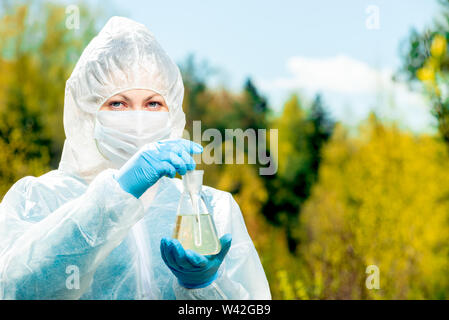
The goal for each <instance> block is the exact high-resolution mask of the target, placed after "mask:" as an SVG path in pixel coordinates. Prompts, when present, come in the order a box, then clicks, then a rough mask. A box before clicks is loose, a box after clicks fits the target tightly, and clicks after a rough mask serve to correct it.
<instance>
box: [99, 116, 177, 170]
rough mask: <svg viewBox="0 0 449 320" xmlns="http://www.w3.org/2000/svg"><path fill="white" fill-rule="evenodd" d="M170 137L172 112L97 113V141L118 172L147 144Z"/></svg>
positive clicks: (103, 153)
mask: <svg viewBox="0 0 449 320" xmlns="http://www.w3.org/2000/svg"><path fill="white" fill-rule="evenodd" d="M169 136H170V128H169V126H168V112H152V111H98V112H97V117H96V120H95V131H94V137H95V140H96V143H97V147H98V150H99V151H100V153H101V154H102V155H103V157H105V158H106V159H108V160H109V161H111V163H112V164H113V165H114V166H115V167H116V168H120V167H121V166H122V165H123V164H124V163H125V162H126V161H127V160H128V159H129V158H131V157H132V156H133V155H134V154H135V153H136V152H137V151H138V150H139V149H140V148H141V147H142V146H144V145H145V144H147V143H151V142H156V141H159V140H162V139H167V138H169Z"/></svg>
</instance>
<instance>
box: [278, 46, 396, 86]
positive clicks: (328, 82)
mask: <svg viewBox="0 0 449 320" xmlns="http://www.w3.org/2000/svg"><path fill="white" fill-rule="evenodd" d="M287 69H288V71H289V72H290V73H291V74H292V76H291V77H288V78H277V79H275V80H274V82H273V85H274V86H275V87H278V88H283V89H294V88H302V89H306V90H312V91H318V90H319V91H331V92H340V93H352V94H358V93H369V92H372V91H373V90H375V89H376V87H377V85H378V84H379V83H381V82H385V81H386V80H387V79H389V77H391V71H390V70H387V69H384V70H377V69H375V68H372V67H370V66H369V65H367V64H366V63H364V62H361V61H358V60H355V59H352V58H350V57H347V56H344V55H339V56H336V57H331V58H324V59H318V58H306V57H291V58H289V59H288V61H287Z"/></svg>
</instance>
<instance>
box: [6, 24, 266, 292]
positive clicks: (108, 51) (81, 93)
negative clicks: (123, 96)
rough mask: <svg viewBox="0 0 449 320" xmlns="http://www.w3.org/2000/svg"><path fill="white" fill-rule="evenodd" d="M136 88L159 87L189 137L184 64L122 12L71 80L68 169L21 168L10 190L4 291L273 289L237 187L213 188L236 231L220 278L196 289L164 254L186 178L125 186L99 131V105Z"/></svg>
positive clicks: (178, 131)
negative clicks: (179, 277) (29, 172)
mask: <svg viewBox="0 0 449 320" xmlns="http://www.w3.org/2000/svg"><path fill="white" fill-rule="evenodd" d="M129 89H150V90H153V91H156V92H158V93H160V94H161V95H162V96H163V97H164V99H165V101H166V102H167V105H168V107H169V125H170V128H171V137H172V138H180V137H181V135H182V132H183V128H184V125H185V115H184V113H183V111H182V99H183V94H184V87H183V83H182V78H181V74H180V72H179V69H178V67H177V66H176V65H175V64H174V63H173V62H172V61H171V59H170V58H169V57H168V56H167V55H166V54H165V52H164V51H163V50H162V48H161V47H160V46H159V44H158V43H157V42H156V40H155V38H154V36H153V35H152V34H151V33H150V32H149V31H148V29H146V28H145V27H144V26H143V25H141V24H138V23H136V22H133V21H131V20H129V19H126V18H120V17H113V18H111V19H110V20H109V21H108V23H107V24H106V26H105V27H104V28H103V30H102V31H101V32H100V33H99V34H98V36H97V37H95V38H94V39H93V40H92V41H91V42H90V44H89V45H88V46H87V47H86V49H85V50H84V52H83V54H82V56H81V58H80V60H79V61H78V63H77V65H76V67H75V69H74V71H73V73H72V75H71V76H70V78H69V80H68V81H67V84H66V92H65V101H64V128H65V133H66V141H65V144H64V150H63V153H62V159H61V162H60V165H59V168H58V170H54V171H51V172H49V173H47V174H44V175H43V176H40V177H25V178H23V179H21V180H19V181H18V182H17V183H15V184H14V185H13V186H12V188H11V189H10V190H9V191H8V192H7V194H6V195H5V196H4V198H3V201H2V203H1V207H0V298H1V299H79V298H81V299H270V291H269V286H268V283H267V279H266V276H265V273H264V270H263V268H262V265H261V263H260V260H259V257H258V255H257V252H256V250H255V248H254V245H253V243H252V241H251V239H250V237H249V235H248V232H247V230H246V227H245V223H244V220H243V217H242V214H241V212H240V209H239V206H238V205H237V203H236V202H235V201H234V199H233V198H232V196H231V195H230V194H229V193H227V192H223V191H219V190H216V189H213V188H210V187H204V189H203V190H204V193H205V196H206V199H207V200H208V201H207V202H208V205H209V206H210V208H211V209H212V211H213V217H214V220H215V223H216V226H217V231H218V234H219V236H222V235H223V234H225V233H231V235H232V247H231V249H230V251H229V252H228V254H227V256H226V258H225V260H224V262H223V264H222V266H221V267H220V270H219V276H218V278H217V280H216V281H214V282H213V283H212V284H211V285H209V286H207V287H205V288H201V289H186V288H183V287H181V286H180V285H179V284H178V282H177V281H176V278H175V277H174V275H173V274H172V273H171V272H170V270H169V269H168V267H167V266H166V265H165V264H164V262H163V260H162V258H161V254H160V240H161V238H162V237H165V236H171V235H172V231H173V227H174V223H175V216H176V209H177V204H178V199H179V197H180V192H181V188H182V186H181V185H182V184H181V181H180V180H179V179H170V178H167V177H164V178H162V179H160V180H159V181H158V183H157V184H156V185H154V186H153V187H151V188H150V189H148V190H147V192H145V194H144V195H143V196H142V197H141V198H140V199H137V198H135V197H134V196H132V195H131V194H129V193H127V192H125V191H123V190H122V189H121V187H120V186H119V184H118V183H117V181H116V180H115V179H114V177H113V173H114V172H115V171H116V169H114V168H113V167H112V165H111V163H109V162H108V161H107V160H105V158H104V157H103V156H102V155H101V154H100V153H99V151H98V148H97V146H96V144H95V140H94V138H93V135H94V126H95V114H96V112H97V111H98V109H99V108H100V106H101V105H102V104H103V102H104V101H106V100H107V98H109V97H111V96H112V95H114V94H116V93H118V92H122V91H125V90H129Z"/></svg>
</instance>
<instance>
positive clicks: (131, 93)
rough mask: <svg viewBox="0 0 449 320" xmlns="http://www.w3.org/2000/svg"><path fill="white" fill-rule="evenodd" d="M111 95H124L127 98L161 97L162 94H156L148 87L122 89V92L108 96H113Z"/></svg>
mask: <svg viewBox="0 0 449 320" xmlns="http://www.w3.org/2000/svg"><path fill="white" fill-rule="evenodd" d="M113 97H126V98H129V99H147V98H149V97H154V98H162V96H161V95H160V94H158V93H157V92H155V91H153V90H149V89H131V90H125V91H122V92H119V93H117V94H115V95H113V96H112V97H110V98H113Z"/></svg>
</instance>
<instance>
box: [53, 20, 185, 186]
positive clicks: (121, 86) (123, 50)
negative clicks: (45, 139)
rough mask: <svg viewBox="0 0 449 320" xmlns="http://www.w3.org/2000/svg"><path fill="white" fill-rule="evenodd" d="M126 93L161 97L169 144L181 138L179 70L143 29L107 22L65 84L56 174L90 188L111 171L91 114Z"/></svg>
mask: <svg viewBox="0 0 449 320" xmlns="http://www.w3.org/2000/svg"><path fill="white" fill-rule="evenodd" d="M130 89H149V90H153V91H155V92H157V93H159V94H160V95H162V97H163V98H164V99H165V101H166V103H167V105H168V108H169V127H170V131H171V132H170V138H180V137H181V136H182V132H183V129H184V126H185V114H184V112H183V111H182V100H183V96H184V86H183V82H182V77H181V73H180V71H179V68H178V67H177V65H176V64H175V63H174V62H173V61H172V60H171V59H170V58H169V57H168V55H167V54H166V53H165V52H164V50H163V49H162V47H161V46H160V45H159V44H158V42H157V41H156V39H155V37H154V36H153V34H152V33H151V32H150V31H149V30H148V29H147V28H146V27H145V26H144V25H142V24H140V23H137V22H134V21H132V20H130V19H127V18H123V17H112V18H111V19H109V21H108V22H107V23H106V25H105V26H104V27H103V29H102V30H101V31H100V33H99V34H98V35H97V36H96V37H95V38H93V39H92V41H91V42H90V43H89V45H88V46H87V47H86V48H85V50H84V51H83V53H82V55H81V57H80V59H79V61H78V63H77V64H76V66H75V69H74V70H73V72H72V74H71V76H70V78H69V79H68V80H67V82H66V89H65V98H64V130H65V134H66V140H65V143H64V149H63V152H62V157H61V161H60V164H59V169H60V170H62V171H64V172H66V173H69V174H73V175H76V176H79V177H81V178H83V179H84V180H86V181H87V182H88V183H90V181H92V179H93V178H95V176H96V175H97V174H98V173H100V172H101V171H103V170H105V169H107V168H111V167H112V166H111V163H109V161H108V160H106V159H105V158H104V157H103V156H102V155H101V154H100V152H99V151H98V148H97V145H96V142H95V139H94V126H95V117H96V112H97V111H98V109H99V108H100V107H101V105H102V104H103V103H104V102H105V101H106V100H107V99H108V98H109V97H111V96H113V95H115V94H117V93H119V92H123V91H126V90H130Z"/></svg>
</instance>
